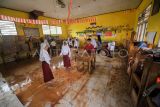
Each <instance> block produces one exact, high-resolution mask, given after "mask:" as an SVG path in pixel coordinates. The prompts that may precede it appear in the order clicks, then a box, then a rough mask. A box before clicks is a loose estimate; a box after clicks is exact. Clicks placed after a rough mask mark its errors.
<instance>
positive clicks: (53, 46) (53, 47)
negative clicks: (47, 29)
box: [51, 39, 56, 55]
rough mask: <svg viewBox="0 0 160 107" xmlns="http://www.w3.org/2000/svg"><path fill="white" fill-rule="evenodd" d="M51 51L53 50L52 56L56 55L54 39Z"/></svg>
mask: <svg viewBox="0 0 160 107" xmlns="http://www.w3.org/2000/svg"><path fill="white" fill-rule="evenodd" d="M51 50H52V55H56V41H55V40H54V39H52V42H51Z"/></svg>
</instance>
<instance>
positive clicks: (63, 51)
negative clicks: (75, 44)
mask: <svg viewBox="0 0 160 107" xmlns="http://www.w3.org/2000/svg"><path fill="white" fill-rule="evenodd" d="M65 43H66V45H64V44H65ZM60 55H69V57H71V51H70V48H69V46H68V44H67V41H64V42H63V45H62V49H61V53H60Z"/></svg>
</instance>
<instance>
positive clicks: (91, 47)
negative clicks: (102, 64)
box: [84, 38, 95, 55]
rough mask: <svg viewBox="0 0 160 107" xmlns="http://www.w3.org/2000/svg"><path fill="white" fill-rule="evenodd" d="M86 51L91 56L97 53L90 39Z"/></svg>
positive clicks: (85, 47)
mask: <svg viewBox="0 0 160 107" xmlns="http://www.w3.org/2000/svg"><path fill="white" fill-rule="evenodd" d="M84 50H85V51H87V53H88V54H89V55H91V53H92V52H94V51H95V49H94V46H93V45H92V43H91V39H90V38H89V39H87V44H86V45H85V46H84Z"/></svg>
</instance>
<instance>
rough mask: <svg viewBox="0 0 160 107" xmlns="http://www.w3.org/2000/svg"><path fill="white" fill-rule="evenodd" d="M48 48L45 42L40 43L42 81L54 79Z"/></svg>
mask: <svg viewBox="0 0 160 107" xmlns="http://www.w3.org/2000/svg"><path fill="white" fill-rule="evenodd" d="M48 48H49V46H48V45H47V44H46V43H45V42H43V43H42V44H41V49H40V56H39V60H40V61H41V62H42V69H43V77H44V82H48V81H51V80H52V79H54V77H53V74H52V71H51V68H50V60H51V58H50V56H49V54H48V51H47V50H48Z"/></svg>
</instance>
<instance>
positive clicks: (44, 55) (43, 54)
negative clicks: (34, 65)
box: [39, 49, 51, 65]
mask: <svg viewBox="0 0 160 107" xmlns="http://www.w3.org/2000/svg"><path fill="white" fill-rule="evenodd" d="M39 60H40V61H41V62H43V61H45V62H46V63H48V64H49V65H50V60H51V58H50V56H49V54H48V52H47V51H46V50H44V49H42V50H41V51H40V55H39Z"/></svg>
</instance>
